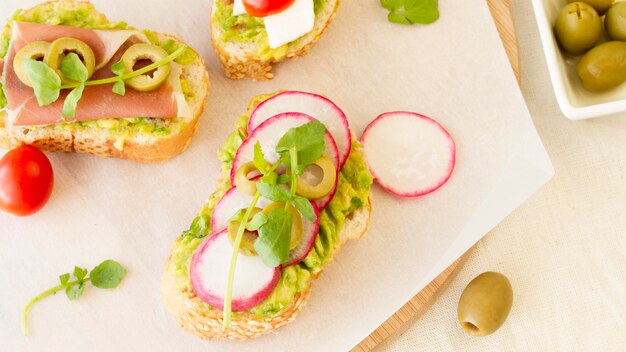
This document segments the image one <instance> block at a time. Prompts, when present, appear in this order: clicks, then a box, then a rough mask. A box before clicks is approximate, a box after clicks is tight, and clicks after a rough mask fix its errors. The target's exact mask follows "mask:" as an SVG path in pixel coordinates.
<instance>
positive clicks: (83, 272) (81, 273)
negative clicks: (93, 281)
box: [74, 266, 87, 281]
mask: <svg viewBox="0 0 626 352" xmlns="http://www.w3.org/2000/svg"><path fill="white" fill-rule="evenodd" d="M74 276H75V277H76V279H77V280H79V281H82V280H83V279H84V278H85V277H86V276H87V269H84V268H81V267H78V266H75V267H74Z"/></svg>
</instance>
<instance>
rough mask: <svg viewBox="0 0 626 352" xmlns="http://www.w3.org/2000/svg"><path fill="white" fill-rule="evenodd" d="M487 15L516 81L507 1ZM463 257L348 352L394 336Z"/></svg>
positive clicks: (493, 1) (492, 4)
mask: <svg viewBox="0 0 626 352" xmlns="http://www.w3.org/2000/svg"><path fill="white" fill-rule="evenodd" d="M487 4H488V5H489V9H490V10H491V15H492V16H493V19H494V21H495V23H496V27H497V28H498V32H499V33H500V38H501V39H502V43H503V44H504V49H505V50H506V54H507V56H508V57H509V61H510V62H511V67H512V69H513V72H514V74H515V77H516V78H517V80H518V82H519V80H520V68H519V55H518V51H517V39H516V37H515V27H514V26H513V18H512V16H511V7H510V4H509V0H487ZM466 257H467V253H465V254H464V255H463V256H462V257H461V258H459V259H458V260H457V261H456V262H454V263H452V265H450V266H449V267H448V268H447V269H446V270H444V272H442V273H441V274H440V275H439V276H438V277H437V278H436V279H435V280H433V281H432V282H431V283H430V284H429V285H428V286H426V287H425V288H424V289H423V290H422V291H420V292H419V293H418V294H417V295H415V297H413V298H412V299H411V300H410V301H409V302H407V303H406V304H405V305H404V306H403V307H402V308H400V310H398V311H397V312H396V314H394V315H393V316H391V318H389V319H387V321H385V322H384V323H383V324H382V325H381V326H379V327H378V329H376V330H375V331H374V332H373V333H372V334H370V335H369V336H368V337H367V338H365V339H364V340H363V341H361V343H360V344H358V345H357V346H356V347H355V348H354V349H353V350H352V352H367V351H371V350H372V349H374V347H376V346H378V345H379V344H380V343H381V342H383V341H385V340H386V339H387V338H389V337H390V336H391V335H393V334H394V333H396V332H398V331H399V330H400V329H401V328H402V327H403V326H404V325H405V324H406V323H407V322H408V321H409V320H411V319H414V318H415V317H416V316H418V315H419V314H420V313H421V312H422V311H424V309H426V308H427V307H428V306H429V304H430V303H431V302H433V301H434V300H435V299H436V298H437V293H438V292H439V291H440V290H441V289H442V287H444V286H445V285H446V283H447V282H448V281H450V280H451V279H452V278H453V277H454V274H455V272H456V270H457V269H458V268H460V267H461V264H462V263H463V261H464V260H465V258H466Z"/></svg>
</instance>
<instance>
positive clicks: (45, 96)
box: [23, 59, 61, 106]
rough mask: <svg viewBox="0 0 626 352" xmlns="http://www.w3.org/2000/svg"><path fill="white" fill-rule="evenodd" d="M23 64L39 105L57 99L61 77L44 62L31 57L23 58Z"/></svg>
mask: <svg viewBox="0 0 626 352" xmlns="http://www.w3.org/2000/svg"><path fill="white" fill-rule="evenodd" d="M23 65H24V68H25V69H26V72H27V75H28V80H29V81H30V83H31V85H32V87H33V90H34V92H35V97H36V98H37V103H38V104H39V106H46V105H50V104H52V103H54V102H55V101H57V99H59V94H60V93H61V77H59V75H58V74H57V73H56V71H55V70H53V69H52V68H50V66H48V65H46V64H45V63H43V62H41V61H37V60H33V59H24V63H23Z"/></svg>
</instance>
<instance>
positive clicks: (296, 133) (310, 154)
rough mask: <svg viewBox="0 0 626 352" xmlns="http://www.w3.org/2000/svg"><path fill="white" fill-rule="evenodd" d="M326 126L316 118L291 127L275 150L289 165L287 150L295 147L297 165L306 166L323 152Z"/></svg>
mask: <svg viewBox="0 0 626 352" xmlns="http://www.w3.org/2000/svg"><path fill="white" fill-rule="evenodd" d="M325 134H326V127H325V126H324V124H322V123H321V122H319V121H318V120H313V121H311V122H307V123H306V124H304V125H302V126H299V127H296V128H292V129H290V130H289V131H287V133H285V135H284V136H283V137H282V138H281V139H280V141H278V144H277V145H276V152H278V153H279V154H280V155H281V161H282V162H283V163H284V164H285V165H286V166H288V167H289V166H290V160H291V158H290V156H289V150H290V149H291V148H296V150H297V151H298V158H297V160H298V165H302V166H306V165H309V164H311V163H313V162H314V161H316V160H317V159H319V158H320V157H321V156H322V154H323V153H324V149H325V144H324V136H325Z"/></svg>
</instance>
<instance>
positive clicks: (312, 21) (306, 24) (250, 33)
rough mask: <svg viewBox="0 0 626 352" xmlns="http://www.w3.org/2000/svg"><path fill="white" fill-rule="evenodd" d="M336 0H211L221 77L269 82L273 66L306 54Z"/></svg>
mask: <svg viewBox="0 0 626 352" xmlns="http://www.w3.org/2000/svg"><path fill="white" fill-rule="evenodd" d="M338 7H339V0H215V1H214V2H213V9H212V14H211V39H212V42H213V46H214V47H215V50H216V51H217V53H218V57H219V58H220V61H221V62H222V66H223V67H224V71H225V72H226V75H227V76H228V77H230V78H233V79H241V78H252V79H255V80H268V79H272V78H273V77H274V74H273V73H272V72H271V71H272V64H274V63H277V62H280V61H283V60H286V59H297V58H298V57H300V56H302V55H304V54H306V53H307V52H308V51H309V50H310V48H311V46H312V45H313V43H315V42H316V41H317V40H318V39H319V38H320V37H321V36H322V34H323V33H324V31H325V30H326V28H328V26H329V25H330V23H331V22H332V20H333V18H334V17H335V13H336V11H337V9H338Z"/></svg>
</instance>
